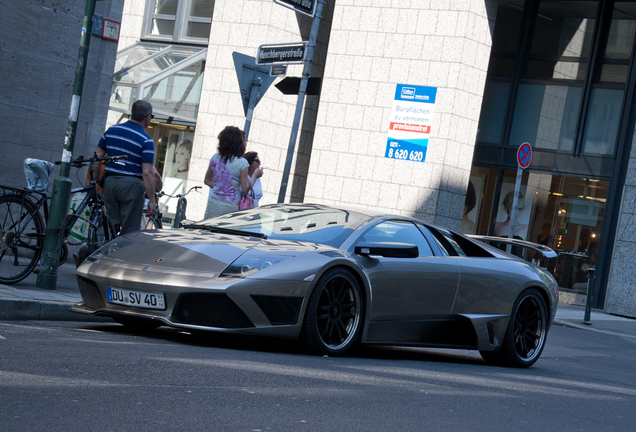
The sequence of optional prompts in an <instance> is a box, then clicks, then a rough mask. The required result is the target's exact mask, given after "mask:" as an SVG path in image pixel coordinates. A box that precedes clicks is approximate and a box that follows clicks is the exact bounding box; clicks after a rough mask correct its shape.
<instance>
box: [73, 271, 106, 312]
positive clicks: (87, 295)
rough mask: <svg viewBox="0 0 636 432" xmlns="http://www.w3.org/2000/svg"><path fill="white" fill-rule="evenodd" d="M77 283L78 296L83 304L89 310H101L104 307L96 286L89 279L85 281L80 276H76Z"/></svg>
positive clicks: (104, 304)
mask: <svg viewBox="0 0 636 432" xmlns="http://www.w3.org/2000/svg"><path fill="white" fill-rule="evenodd" d="M77 283H78V285H79V289H80V294H81V295H82V300H84V304H85V305H86V307H87V308H89V309H102V308H105V307H106V303H104V299H103V298H102V295H101V294H100V293H99V288H97V284H96V283H95V282H93V281H92V280H90V279H86V278H85V277H82V276H77Z"/></svg>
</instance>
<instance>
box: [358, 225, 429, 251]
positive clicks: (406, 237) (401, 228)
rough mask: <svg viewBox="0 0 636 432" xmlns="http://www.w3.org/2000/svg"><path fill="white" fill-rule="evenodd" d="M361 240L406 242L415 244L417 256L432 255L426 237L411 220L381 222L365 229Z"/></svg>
mask: <svg viewBox="0 0 636 432" xmlns="http://www.w3.org/2000/svg"><path fill="white" fill-rule="evenodd" d="M361 241H363V242H369V243H378V242H390V243H407V244H414V245H416V246H417V249H418V251H419V256H433V255H434V254H433V250H432V249H431V246H430V245H429V244H428V242H427V241H426V238H424V236H423V235H422V233H421V232H420V231H419V230H418V229H417V228H416V227H415V225H414V224H412V223H411V222H404V221H389V222H381V223H379V224H377V225H376V226H374V227H373V228H371V229H370V230H369V231H367V232H366V233H365V234H364V236H362V238H361Z"/></svg>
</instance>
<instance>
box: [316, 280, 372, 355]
mask: <svg viewBox="0 0 636 432" xmlns="http://www.w3.org/2000/svg"><path fill="white" fill-rule="evenodd" d="M362 308H363V301H362V294H361V291H360V285H359V284H358V281H357V279H356V278H355V277H354V276H353V274H352V273H351V272H350V271H349V270H346V269H343V268H334V269H331V270H329V271H327V272H326V273H325V274H324V275H323V276H322V277H321V278H320V280H319V281H318V283H317V284H316V287H315V289H314V291H313V292H312V294H311V297H310V298H309V304H308V306H307V314H306V317H305V324H304V333H305V340H306V342H307V344H308V345H309V348H310V349H311V350H312V351H314V352H315V353H316V354H320V355H333V356H337V355H342V354H344V353H345V352H346V351H347V350H348V349H349V348H351V346H352V345H353V344H354V343H355V342H357V339H358V334H359V333H360V328H361V325H362Z"/></svg>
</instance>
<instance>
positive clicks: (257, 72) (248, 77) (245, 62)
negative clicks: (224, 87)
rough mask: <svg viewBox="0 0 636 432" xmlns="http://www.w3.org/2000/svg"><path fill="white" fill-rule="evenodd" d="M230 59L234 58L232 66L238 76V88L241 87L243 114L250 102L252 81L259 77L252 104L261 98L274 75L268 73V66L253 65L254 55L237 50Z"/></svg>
mask: <svg viewBox="0 0 636 432" xmlns="http://www.w3.org/2000/svg"><path fill="white" fill-rule="evenodd" d="M232 59H233V60H234V68H235V69H236V77H237V78H238V82H239V88H240V89H241V100H242V101H243V109H244V111H245V115H247V112H248V107H249V103H250V97H251V94H252V86H253V83H254V82H255V81H256V80H258V79H260V82H259V83H258V84H259V85H260V87H259V89H258V90H259V91H258V93H257V95H256V99H255V100H254V106H256V104H257V103H258V101H260V100H261V98H262V97H263V95H264V94H265V92H266V91H267V89H268V87H269V86H270V85H271V84H272V83H273V82H274V80H275V79H276V77H273V76H271V75H270V74H269V69H270V68H268V67H257V66H255V65H254V62H255V59H254V57H251V56H248V55H245V54H241V53H238V52H233V53H232Z"/></svg>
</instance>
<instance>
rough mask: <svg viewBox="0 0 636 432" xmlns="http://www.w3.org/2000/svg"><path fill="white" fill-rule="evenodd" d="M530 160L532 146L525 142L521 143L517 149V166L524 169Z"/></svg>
mask: <svg viewBox="0 0 636 432" xmlns="http://www.w3.org/2000/svg"><path fill="white" fill-rule="evenodd" d="M531 161H532V147H531V146H530V144H528V143H527V142H525V143H523V144H521V145H520V146H519V149H518V150H517V163H518V164H519V168H521V169H526V168H528V167H529V166H530V162H531Z"/></svg>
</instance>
